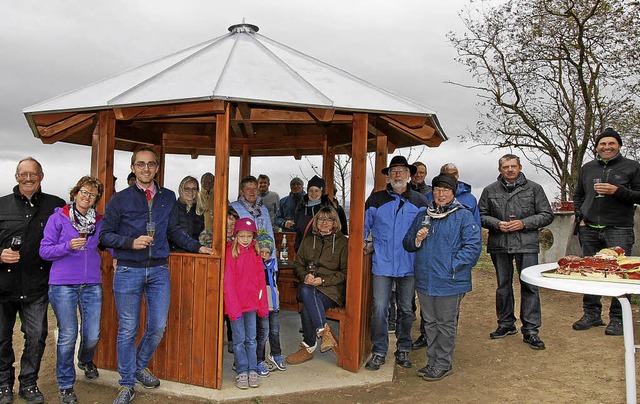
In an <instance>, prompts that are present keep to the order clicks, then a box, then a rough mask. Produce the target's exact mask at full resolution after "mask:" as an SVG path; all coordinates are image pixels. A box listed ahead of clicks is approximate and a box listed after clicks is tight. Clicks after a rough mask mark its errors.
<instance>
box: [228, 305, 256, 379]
mask: <svg viewBox="0 0 640 404" xmlns="http://www.w3.org/2000/svg"><path fill="white" fill-rule="evenodd" d="M257 321H258V312H256V311H246V312H244V313H242V317H241V318H239V319H236V320H234V321H231V331H232V332H233V359H234V361H235V365H236V373H237V374H242V373H249V371H254V372H255V371H256V370H257V368H258V360H257V355H256V348H257V346H258V344H257V342H256V327H257V325H256V324H257Z"/></svg>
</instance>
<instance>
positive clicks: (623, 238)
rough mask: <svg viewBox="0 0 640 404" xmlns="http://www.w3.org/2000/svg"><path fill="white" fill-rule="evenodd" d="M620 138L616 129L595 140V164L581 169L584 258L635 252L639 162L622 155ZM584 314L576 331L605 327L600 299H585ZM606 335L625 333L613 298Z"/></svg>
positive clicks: (577, 198)
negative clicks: (611, 250)
mask: <svg viewBox="0 0 640 404" xmlns="http://www.w3.org/2000/svg"><path fill="white" fill-rule="evenodd" d="M621 147H622V139H621V138H620V134H618V132H616V131H615V130H613V129H612V128H607V129H605V131H604V132H602V133H601V134H600V135H599V136H598V137H597V138H596V152H597V156H596V158H595V160H592V161H590V162H588V163H586V164H585V165H583V166H582V168H581V169H580V176H579V178H578V183H577V184H576V188H575V190H574V193H573V203H574V207H575V214H576V222H577V223H578V224H579V226H578V238H579V240H580V245H581V246H582V255H583V256H585V257H586V256H590V255H594V254H595V253H597V252H598V251H599V250H601V249H603V248H607V247H616V246H620V247H622V248H623V249H624V250H625V252H626V253H627V254H629V253H631V247H632V246H633V242H634V234H633V215H634V204H638V203H640V164H638V162H637V161H633V160H629V159H627V158H625V157H623V156H622V155H621V154H620V148H621ZM582 307H583V310H584V315H583V316H582V318H581V319H580V320H578V321H576V322H575V323H573V329H574V330H588V329H589V328H591V327H597V326H602V325H604V322H603V321H602V303H600V296H594V295H584V297H583V299H582ZM604 332H605V334H607V335H622V308H621V307H620V302H619V301H618V299H611V307H610V309H609V325H607V328H605V330H604Z"/></svg>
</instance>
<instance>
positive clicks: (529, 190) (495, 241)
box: [478, 154, 553, 349]
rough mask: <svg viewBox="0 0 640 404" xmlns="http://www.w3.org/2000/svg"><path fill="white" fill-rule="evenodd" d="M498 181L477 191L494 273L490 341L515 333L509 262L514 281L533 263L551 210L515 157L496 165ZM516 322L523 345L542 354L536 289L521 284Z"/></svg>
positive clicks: (540, 323) (543, 194)
mask: <svg viewBox="0 0 640 404" xmlns="http://www.w3.org/2000/svg"><path fill="white" fill-rule="evenodd" d="M498 171H499V172H500V175H499V176H498V180H497V181H496V182H494V183H492V184H489V185H488V186H487V187H485V189H484V190H483V191H482V195H481V196H480V201H479V202H478V207H479V209H480V220H481V221H482V227H486V228H487V229H489V239H488V241H487V252H488V253H489V254H490V255H491V261H493V266H494V267H495V269H496V279H497V281H498V288H497V289H496V314H497V316H498V328H497V329H496V330H495V331H494V332H492V333H490V334H489V337H490V338H491V339H499V338H504V337H506V336H507V335H513V334H516V333H517V332H518V330H517V329H516V326H515V322H516V317H515V316H514V314H513V309H514V307H513V305H514V303H513V302H514V298H513V286H512V285H513V261H514V260H515V262H516V269H517V270H518V278H519V277H520V273H522V270H523V269H524V268H527V267H530V266H532V265H537V264H538V253H539V252H540V236H539V234H538V230H539V229H540V228H542V227H544V226H547V225H548V224H550V223H551V222H553V212H552V211H551V205H550V204H549V200H548V199H547V196H546V195H545V193H544V189H542V187H541V186H540V185H539V184H537V183H535V182H533V181H531V180H529V179H527V178H526V177H525V176H524V174H523V173H522V165H521V164H520V158H519V157H518V156H515V155H513V154H505V155H504V156H502V157H500V160H498ZM520 321H522V335H523V341H524V342H525V343H527V344H529V346H530V347H531V348H533V349H544V348H545V345H544V342H543V341H542V340H541V339H540V337H539V336H538V330H539V328H540V326H541V325H542V314H541V308H540V294H539V292H538V287H537V286H534V285H531V284H529V283H527V282H524V281H522V279H520Z"/></svg>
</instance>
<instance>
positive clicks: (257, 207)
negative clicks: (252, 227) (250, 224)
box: [238, 195, 262, 218]
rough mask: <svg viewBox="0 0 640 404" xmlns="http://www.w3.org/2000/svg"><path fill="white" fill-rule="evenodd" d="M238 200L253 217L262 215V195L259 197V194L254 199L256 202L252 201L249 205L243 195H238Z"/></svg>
mask: <svg viewBox="0 0 640 404" xmlns="http://www.w3.org/2000/svg"><path fill="white" fill-rule="evenodd" d="M238 202H239V203H240V205H242V207H244V208H245V209H246V210H247V212H249V214H250V215H251V216H252V217H253V218H258V217H260V215H262V197H260V196H259V195H258V197H257V199H256V203H254V204H253V205H251V204H250V203H249V201H247V199H246V198H245V197H244V195H240V196H239V197H238Z"/></svg>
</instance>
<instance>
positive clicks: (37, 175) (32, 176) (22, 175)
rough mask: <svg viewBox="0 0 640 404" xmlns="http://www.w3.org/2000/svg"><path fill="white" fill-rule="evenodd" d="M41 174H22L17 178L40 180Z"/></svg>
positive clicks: (17, 175)
mask: <svg viewBox="0 0 640 404" xmlns="http://www.w3.org/2000/svg"><path fill="white" fill-rule="evenodd" d="M40 174H41V173H20V174H16V177H18V178H20V179H23V180H26V179H27V178H39V177H40Z"/></svg>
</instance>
